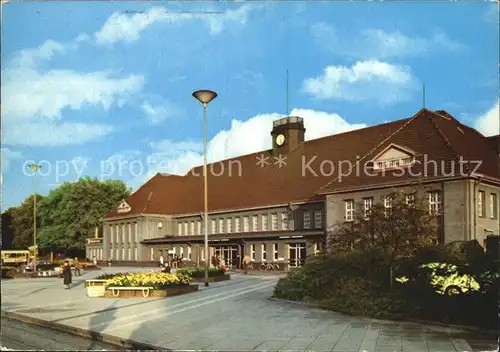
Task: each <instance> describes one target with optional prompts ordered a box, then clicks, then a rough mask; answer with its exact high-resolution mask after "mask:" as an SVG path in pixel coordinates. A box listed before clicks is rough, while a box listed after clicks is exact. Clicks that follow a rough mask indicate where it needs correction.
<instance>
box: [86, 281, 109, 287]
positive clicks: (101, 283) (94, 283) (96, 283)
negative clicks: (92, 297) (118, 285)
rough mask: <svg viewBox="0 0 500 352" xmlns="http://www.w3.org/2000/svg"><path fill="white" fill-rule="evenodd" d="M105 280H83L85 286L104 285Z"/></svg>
mask: <svg viewBox="0 0 500 352" xmlns="http://www.w3.org/2000/svg"><path fill="white" fill-rule="evenodd" d="M106 281H107V280H98V279H91V280H85V287H89V286H90V287H93V286H104V285H105V284H106Z"/></svg>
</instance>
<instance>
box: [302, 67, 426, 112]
mask: <svg viewBox="0 0 500 352" xmlns="http://www.w3.org/2000/svg"><path fill="white" fill-rule="evenodd" d="M415 87H416V82H415V80H414V78H413V77H412V74H411V72H410V69H409V68H408V67H405V66H400V65H393V64H389V63H386V62H381V61H376V60H369V61H358V62H356V63H355V64H354V65H353V66H351V67H347V66H327V67H326V68H325V69H324V72H323V75H322V76H319V77H314V78H308V79H306V80H305V81H304V82H303V87H302V90H303V91H304V92H306V93H309V94H311V95H313V96H315V97H316V98H319V99H338V100H347V101H361V100H375V101H378V102H379V103H381V104H391V103H394V102H396V101H400V100H406V99H408V97H409V94H410V93H411V91H412V90H413V89H414V88H415Z"/></svg>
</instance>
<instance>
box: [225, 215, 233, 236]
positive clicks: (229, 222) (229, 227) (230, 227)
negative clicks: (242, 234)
mask: <svg viewBox="0 0 500 352" xmlns="http://www.w3.org/2000/svg"><path fill="white" fill-rule="evenodd" d="M226 220H227V229H226V232H227V233H231V232H233V218H228V219H226Z"/></svg>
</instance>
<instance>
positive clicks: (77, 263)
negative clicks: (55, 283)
mask: <svg viewBox="0 0 500 352" xmlns="http://www.w3.org/2000/svg"><path fill="white" fill-rule="evenodd" d="M74 265H75V276H81V275H82V274H81V272H80V262H79V261H78V258H75V262H74Z"/></svg>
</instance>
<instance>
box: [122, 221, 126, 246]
mask: <svg viewBox="0 0 500 352" xmlns="http://www.w3.org/2000/svg"><path fill="white" fill-rule="evenodd" d="M126 241H127V240H126V238H125V224H122V243H125V242H126Z"/></svg>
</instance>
